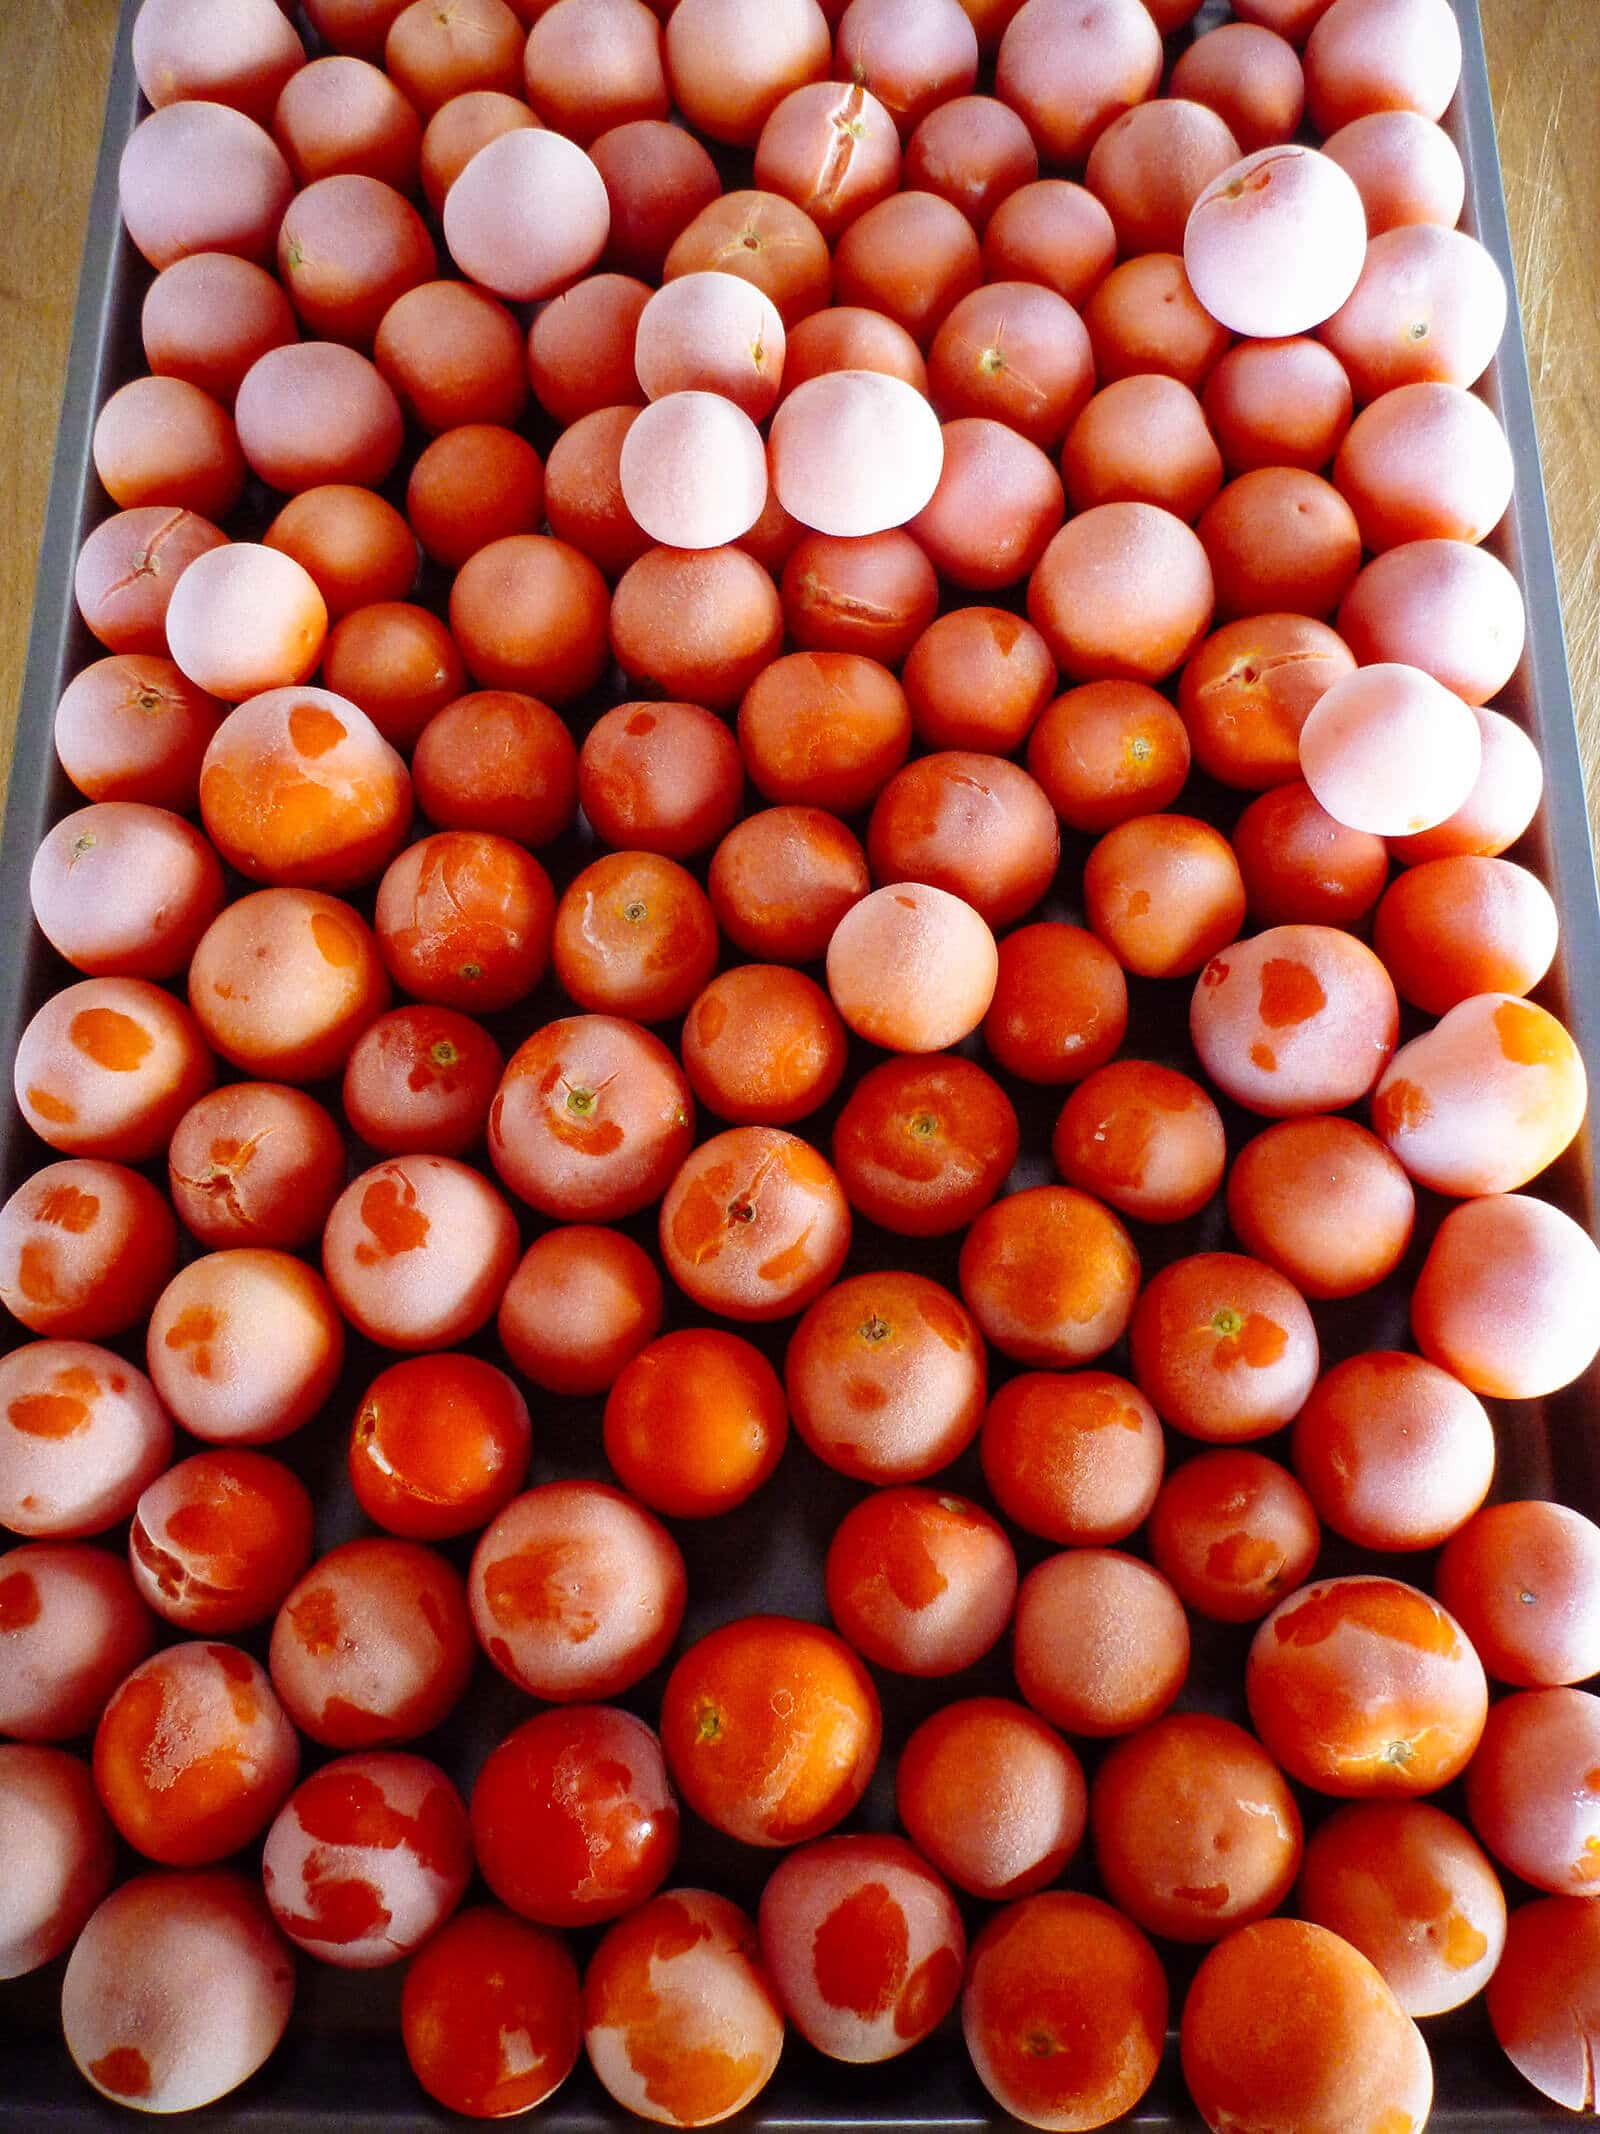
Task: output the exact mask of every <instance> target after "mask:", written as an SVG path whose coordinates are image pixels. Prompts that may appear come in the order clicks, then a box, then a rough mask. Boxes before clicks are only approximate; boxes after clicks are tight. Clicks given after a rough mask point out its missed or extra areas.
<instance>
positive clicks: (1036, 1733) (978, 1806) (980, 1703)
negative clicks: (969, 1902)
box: [895, 1697, 1087, 1898]
mask: <svg viewBox="0 0 1600 2134" xmlns="http://www.w3.org/2000/svg"><path fill="white" fill-rule="evenodd" d="M1086 1798H1087V1795H1086V1792H1085V1788H1084V1782H1083V1771H1082V1768H1081V1766H1080V1765H1079V1762H1078V1759H1077V1757H1076V1756H1075V1755H1074V1754H1073V1752H1072V1750H1071V1749H1070V1748H1069V1747H1068V1745H1067V1744H1066V1742H1064V1741H1063V1740H1062V1739H1061V1736H1060V1735H1059V1734H1057V1733H1056V1732H1055V1731H1054V1729H1053V1728H1051V1727H1048V1726H1046V1725H1045V1723H1044V1721H1043V1720H1042V1719H1041V1718H1039V1717H1038V1716H1037V1714H1036V1713H1034V1712H1030V1711H1029V1710H1028V1709H1027V1707H1026V1706H1025V1705H1021V1704H1013V1703H1011V1702H1010V1701H1009V1700H1008V1699H1006V1698H1004V1697H970V1698H967V1699H966V1700H964V1701H963V1702H960V1703H957V1704H946V1705H943V1706H942V1707H941V1708H940V1709H939V1710H938V1711H936V1712H935V1713H934V1714H933V1715H932V1717H931V1718H928V1719H925V1720H924V1721H923V1722H922V1724H921V1725H920V1726H919V1727H918V1728H917V1729H916V1731H915V1732H914V1733H913V1734H912V1736H911V1738H910V1740H909V1741H907V1743H906V1745H905V1747H904V1749H903V1750H902V1751H901V1755H900V1761H899V1765H898V1767H897V1768H896V1771H895V1807H896V1810H897V1812H898V1814H899V1817H900V1820H901V1822H902V1823H904V1825H905V1827H906V1829H907V1830H908V1831H909V1832H910V1833H911V1835H912V1837H913V1838H914V1839H915V1841H916V1843H917V1846H918V1848H919V1849H920V1850H921V1851H922V1852H923V1853H925V1854H926V1856H927V1857H928V1859H930V1860H931V1861H932V1862H933V1864H934V1866H935V1867H937V1868H938V1869H939V1870H940V1872H941V1873H943V1874H946V1875H948V1876H949V1877H950V1879H951V1881H952V1882H954V1883H955V1884H956V1885H957V1887H958V1888H960V1889H964V1890H965V1891H966V1892H967V1893H968V1895H969V1896H973V1897H990V1898H994V1897H1001V1898H1006V1897H1023V1896H1026V1895H1028V1894H1029V1893H1030V1892H1031V1891H1033V1890H1037V1889H1042V1888H1043V1887H1044V1885H1045V1884H1046V1883H1047V1882H1053V1881H1054V1880H1055V1879H1056V1877H1057V1875H1059V1874H1060V1872H1061V1870H1062V1868H1063V1867H1064V1866H1065V1865H1066V1863H1067V1861H1068V1860H1069V1859H1070V1858H1071V1857H1072V1855H1073V1853H1074V1852H1076V1851H1077V1849H1078V1845H1079V1842H1080V1840H1081V1839H1082V1837H1083V1829H1084V1816H1085V1803H1086Z"/></svg>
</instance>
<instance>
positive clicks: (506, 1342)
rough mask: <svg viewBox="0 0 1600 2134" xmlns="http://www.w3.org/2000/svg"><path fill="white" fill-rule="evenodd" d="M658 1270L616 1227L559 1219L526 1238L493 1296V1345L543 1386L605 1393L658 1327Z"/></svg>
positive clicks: (571, 1391)
mask: <svg viewBox="0 0 1600 2134" xmlns="http://www.w3.org/2000/svg"><path fill="white" fill-rule="evenodd" d="M661 1312H662V1290H661V1277H660V1275H659V1274H658V1273H657V1272H656V1266H655V1262H654V1261H653V1260H652V1259H651V1257H650V1255H649V1253H647V1252H646V1251H645V1250H644V1248H643V1246H641V1245H636V1244H635V1243H634V1241H633V1239H632V1238H631V1237H625V1236H624V1235H623V1233H622V1232H621V1231H620V1230H606V1229H603V1228H601V1227H600V1226H599V1225H597V1224H593V1223H566V1224H563V1225H560V1226H559V1227H557V1228H556V1229H554V1230H547V1231H546V1232H545V1233H544V1235H543V1236H542V1237H537V1238H535V1239H534V1241H533V1243H532V1244H531V1245H530V1246H529V1247H528V1249H527V1251H526V1252H525V1253H524V1254H523V1255H522V1258H521V1259H520V1260H519V1261H518V1263H517V1268H516V1272H515V1273H514V1274H513V1275H512V1277H511V1280H510V1281H509V1282H508V1283H507V1284H506V1292H505V1295H504V1296H503V1297H502V1298H501V1299H500V1311H499V1317H498V1320H497V1327H498V1331H499V1335H500V1342H501V1346H502V1347H503V1348H504V1349H505V1352H506V1354H507V1355H508V1356H509V1357H510V1358H511V1361H512V1362H513V1363H514V1364H515V1365H516V1367H517V1369H518V1370H519V1371H520V1372H521V1373H522V1375H523V1377H524V1378H529V1379H532V1381H533V1383H534V1384H535V1385H536V1386H539V1387H542V1388H543V1389H544V1391H545V1392H547V1393H566V1394H577V1395H580V1396H581V1395H584V1394H593V1393H607V1392H609V1391H610V1389H611V1387H612V1386H613V1385H614V1384H615V1383H616V1380H617V1377H618V1374H619V1373H620V1372H621V1370H622V1368H623V1366H624V1365H625V1364H628V1363H631V1362H632V1361H633V1359H634V1357H635V1356H637V1355H638V1353H639V1351H640V1350H641V1349H642V1348H643V1347H644V1346H645V1345H646V1343H647V1342H650V1341H653V1340H654V1339H655V1337H656V1335H657V1333H658V1332H659V1331H660V1328H661Z"/></svg>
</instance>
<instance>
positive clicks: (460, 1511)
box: [349, 1354, 532, 1541]
mask: <svg viewBox="0 0 1600 2134" xmlns="http://www.w3.org/2000/svg"><path fill="white" fill-rule="evenodd" d="M531 1442H532V1432H531V1430H530V1428H529V1424H528V1404H527V1402H526V1401H525V1400H524V1399H523V1397H522V1395H521V1394H520V1393H519V1392H518V1390H517V1388H516V1386H515V1385H514V1384H513V1383H512V1381H511V1379H510V1378H509V1377H508V1376H507V1375H506V1373H505V1372H504V1371H501V1370H498V1369H496V1367H495V1366H494V1365H493V1364H492V1363H485V1362H484V1361H483V1360H482V1359H481V1358H480V1357H477V1356H460V1355H453V1354H451V1355H443V1356H409V1357H407V1358H406V1360H405V1361H404V1362H403V1363H395V1364H391V1365H390V1366H389V1368H388V1370H387V1371H380V1372H379V1374H378V1376H377V1377H376V1378H375V1379H374V1380H373V1381H372V1383H371V1385H370V1386H368V1388H367V1390H366V1393H365V1395H364V1396H363V1398H362V1402H361V1405H360V1407H359V1408H358V1409H357V1410H356V1417H355V1422H354V1424H353V1425H352V1427H351V1431H350V1452H349V1467H350V1484H351V1487H352V1488H353V1489H354V1491H355V1493H356V1500H357V1502H358V1503H359V1504H360V1506H361V1509H362V1510H363V1511H364V1512H365V1513H366V1515H367V1517H368V1518H369V1519H370V1520H371V1521H372V1523H373V1524H374V1526H381V1527H383V1528H385V1529H386V1530H387V1531H388V1532H389V1533H391V1534H400V1535H402V1536H404V1537H405V1538H406V1539H407V1540H411V1541H443V1540H446V1539H448V1538H449V1537H450V1536H452V1535H455V1534H471V1533H475V1532H476V1531H477V1529H478V1528H479V1527H481V1526H483V1525H485V1524H486V1523H487V1521H489V1520H490V1519H492V1518H493V1517H494V1515H495V1513H496V1512H498V1511H499V1510H500V1509H501V1507H502V1506H503V1505H505V1504H507V1503H509V1502H510V1500H511V1499H512V1497H514V1496H515V1495H516V1493H517V1490H518V1488H519V1487H520V1485H521V1482H522V1478H523V1476H524V1475H525V1474H526V1473H527V1471H528V1455H529V1449H530V1446H531Z"/></svg>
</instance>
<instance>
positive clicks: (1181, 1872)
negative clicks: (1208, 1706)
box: [1089, 1712, 1301, 1942]
mask: <svg viewBox="0 0 1600 2134" xmlns="http://www.w3.org/2000/svg"><path fill="white" fill-rule="evenodd" d="M1089 1815H1090V1826H1091V1828H1092V1830H1093V1833H1094V1856H1095V1864H1096V1866H1097V1867H1098V1868H1099V1870H1100V1879H1101V1881H1102V1882H1103V1883H1104V1884H1105V1886H1106V1889H1107V1891H1108V1892H1109V1894H1110V1895H1111V1897H1112V1899H1113V1901H1114V1902H1115V1903H1116V1905H1117V1907H1118V1909H1119V1910H1120V1911H1124V1912H1126V1913H1127V1914H1128V1917H1129V1918H1130V1919H1135V1920H1137V1921H1138V1923H1139V1925H1140V1926H1142V1927H1143V1928H1144V1929H1145V1931H1146V1933H1149V1934H1161V1935H1164V1936H1165V1937H1166V1939H1167V1940H1169V1941H1188V1942H1206V1941H1220V1940H1221V1939H1222V1937H1223V1935H1224V1934H1227V1933H1230V1932H1231V1931H1232V1930H1233V1928H1234V1927H1237V1926H1243V1925H1245V1924H1246V1922H1247V1921H1249V1920H1252V1919H1260V1918H1262V1917H1263V1916H1264V1915H1265V1914H1266V1913H1268V1912H1271V1911H1275V1910H1276V1909H1277V1907H1278V1906H1279V1905H1280V1904H1281V1903H1282V1902H1283V1900H1284V1898H1285V1897H1286V1896H1287V1895H1288V1894H1289V1889H1290V1885H1291V1884H1292V1883H1293V1881H1294V1877H1295V1870H1296V1868H1297V1867H1298V1866H1299V1864H1300V1843H1301V1834H1300V1811H1299V1809H1298V1808H1297V1807H1296V1805H1295V1799H1294V1795H1293V1794H1292V1793H1291V1792H1290V1790H1289V1783H1288V1781H1287V1779H1286V1778H1285V1777H1284V1775H1283V1773H1282V1772H1281V1771H1280V1770H1279V1769H1278V1767H1277V1765H1276V1764H1275V1763H1274V1762H1273V1760H1272V1758H1271V1757H1270V1756H1269V1755H1268V1754H1267V1752H1266V1750H1265V1749H1263V1748H1262V1746H1261V1744H1260V1742H1258V1741H1257V1740H1256V1739H1255V1738H1254V1736H1253V1735H1250V1734H1247V1733H1246V1732H1245V1730H1244V1728H1243V1727H1242V1726H1235V1725H1234V1724H1233V1723H1232V1722H1231V1721H1230V1720H1227V1719H1217V1718H1214V1717H1213V1716H1212V1715H1211V1714H1210V1713H1209V1712H1172V1713H1169V1714H1168V1715H1167V1716H1166V1717H1165V1718H1164V1719H1158V1720H1157V1721H1156V1723H1155V1725H1154V1726H1148V1727H1145V1728H1144V1729H1143V1730H1142V1731H1141V1732H1139V1733H1137V1734H1134V1735H1133V1736H1131V1737H1130V1738H1129V1739H1128V1740H1127V1741H1123V1742H1119V1743H1118V1744H1117V1746H1116V1747H1115V1748H1114V1749H1113V1750H1112V1751H1111V1754H1110V1755H1109V1756H1108V1757H1107V1758H1106V1760H1105V1762H1104V1763H1103V1764H1102V1765H1101V1766H1100V1769H1099V1771H1098V1772H1097V1773H1096V1774H1095V1781H1094V1791H1093V1793H1092V1795H1091V1797H1090V1803H1089Z"/></svg>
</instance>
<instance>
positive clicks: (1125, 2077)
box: [961, 1890, 1167, 2134]
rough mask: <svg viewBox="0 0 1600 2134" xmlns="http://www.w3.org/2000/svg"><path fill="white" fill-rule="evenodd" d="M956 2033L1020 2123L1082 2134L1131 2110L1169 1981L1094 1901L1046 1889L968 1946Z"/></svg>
mask: <svg viewBox="0 0 1600 2134" xmlns="http://www.w3.org/2000/svg"><path fill="white" fill-rule="evenodd" d="M961 2027H962V2030H963V2032H964V2033H965V2035H966V2041H967V2050H968V2052H969V2053H971V2055H972V2064H973V2066H974V2067H975V2068H976V2070H977V2073H978V2079H979V2081H980V2082H982V2084H983V2086H984V2088H985V2089H986V2090H987V2091H988V2092H989V2094H990V2096H991V2097H993V2098H994V2100H995V2102H996V2103H997V2104H998V2105H999V2106H1000V2107H1001V2109H1002V2110H1003V2111H1006V2112H1009V2113H1010V2114H1011V2115H1012V2117H1013V2118H1014V2119H1020V2120H1021V2121H1022V2122H1023V2124H1024V2125H1025V2126H1031V2127H1044V2128H1049V2129H1053V2130H1058V2134H1080V2130H1084V2129H1088V2128H1092V2127H1103V2126H1105V2125H1106V2124H1107V2123H1108V2122H1109V2121H1110V2120H1113V2119H1118V2118H1120V2117H1121V2116H1122V2114H1123V2113H1124V2112H1128V2111H1131V2110H1132V2109H1133V2107H1134V2106H1135V2105H1136V2104H1137V2103H1138V2102H1139V2099H1140V2098H1141V2097H1142V2096H1143V2095H1144V2093H1145V2091H1146V2090H1147V2089H1148V2088H1149V2087H1150V2084H1151V2082H1152V2081H1153V2080H1154V2079H1155V2073H1156V2069H1157V2067H1158V2065H1159V2064H1160V2060H1161V2047H1162V2043H1163V2041H1164V2039H1165V2036H1166V2027H1167V1981H1166V1975H1165V1973H1164V1972H1163V1971H1162V1968H1161V1960H1160V1958H1159V1957H1158V1956H1157V1955H1156V1952H1155V1950H1154V1949H1153V1948H1152V1947H1151V1946H1150V1944H1149V1942H1148V1941H1146V1939H1145V1937H1144V1936H1143V1934H1141V1933H1140V1931H1139V1929H1138V1928H1137V1927H1136V1926H1135V1925H1134V1924H1133V1923H1132V1921H1131V1920H1127V1919H1124V1918H1123V1916H1122V1914H1121V1913H1120V1912H1114V1911H1113V1910H1112V1909H1111V1906H1110V1905H1109V1904H1102V1903H1101V1902H1100V1900H1099V1899H1098V1898H1096V1897H1085V1896H1080V1895H1079V1894H1078V1893H1077V1892H1076V1891H1069V1890H1048V1891H1046V1892H1044V1893H1043V1894H1041V1895H1039V1896H1036V1897H1024V1898H1023V1899H1022V1901H1021V1902H1020V1903H1018V1904H1012V1905H1008V1906H1007V1907H1006V1909H1005V1910H1004V1911H1003V1912H999V1913H997V1914H996V1915H995V1917H994V1918H993V1919H991V1920H990V1922H989V1924H988V1925H987V1926H986V1927H985V1928H984V1930H983V1932H982V1933H981V1934H980V1935H979V1936H978V1939H977V1941H976V1942H975V1943H974V1944H973V1948H972V1957H971V1961H970V1962H969V1964H968V1966H967V1984H966V1991H965V1992H964V1993H963V1995H962V1999H961Z"/></svg>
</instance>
